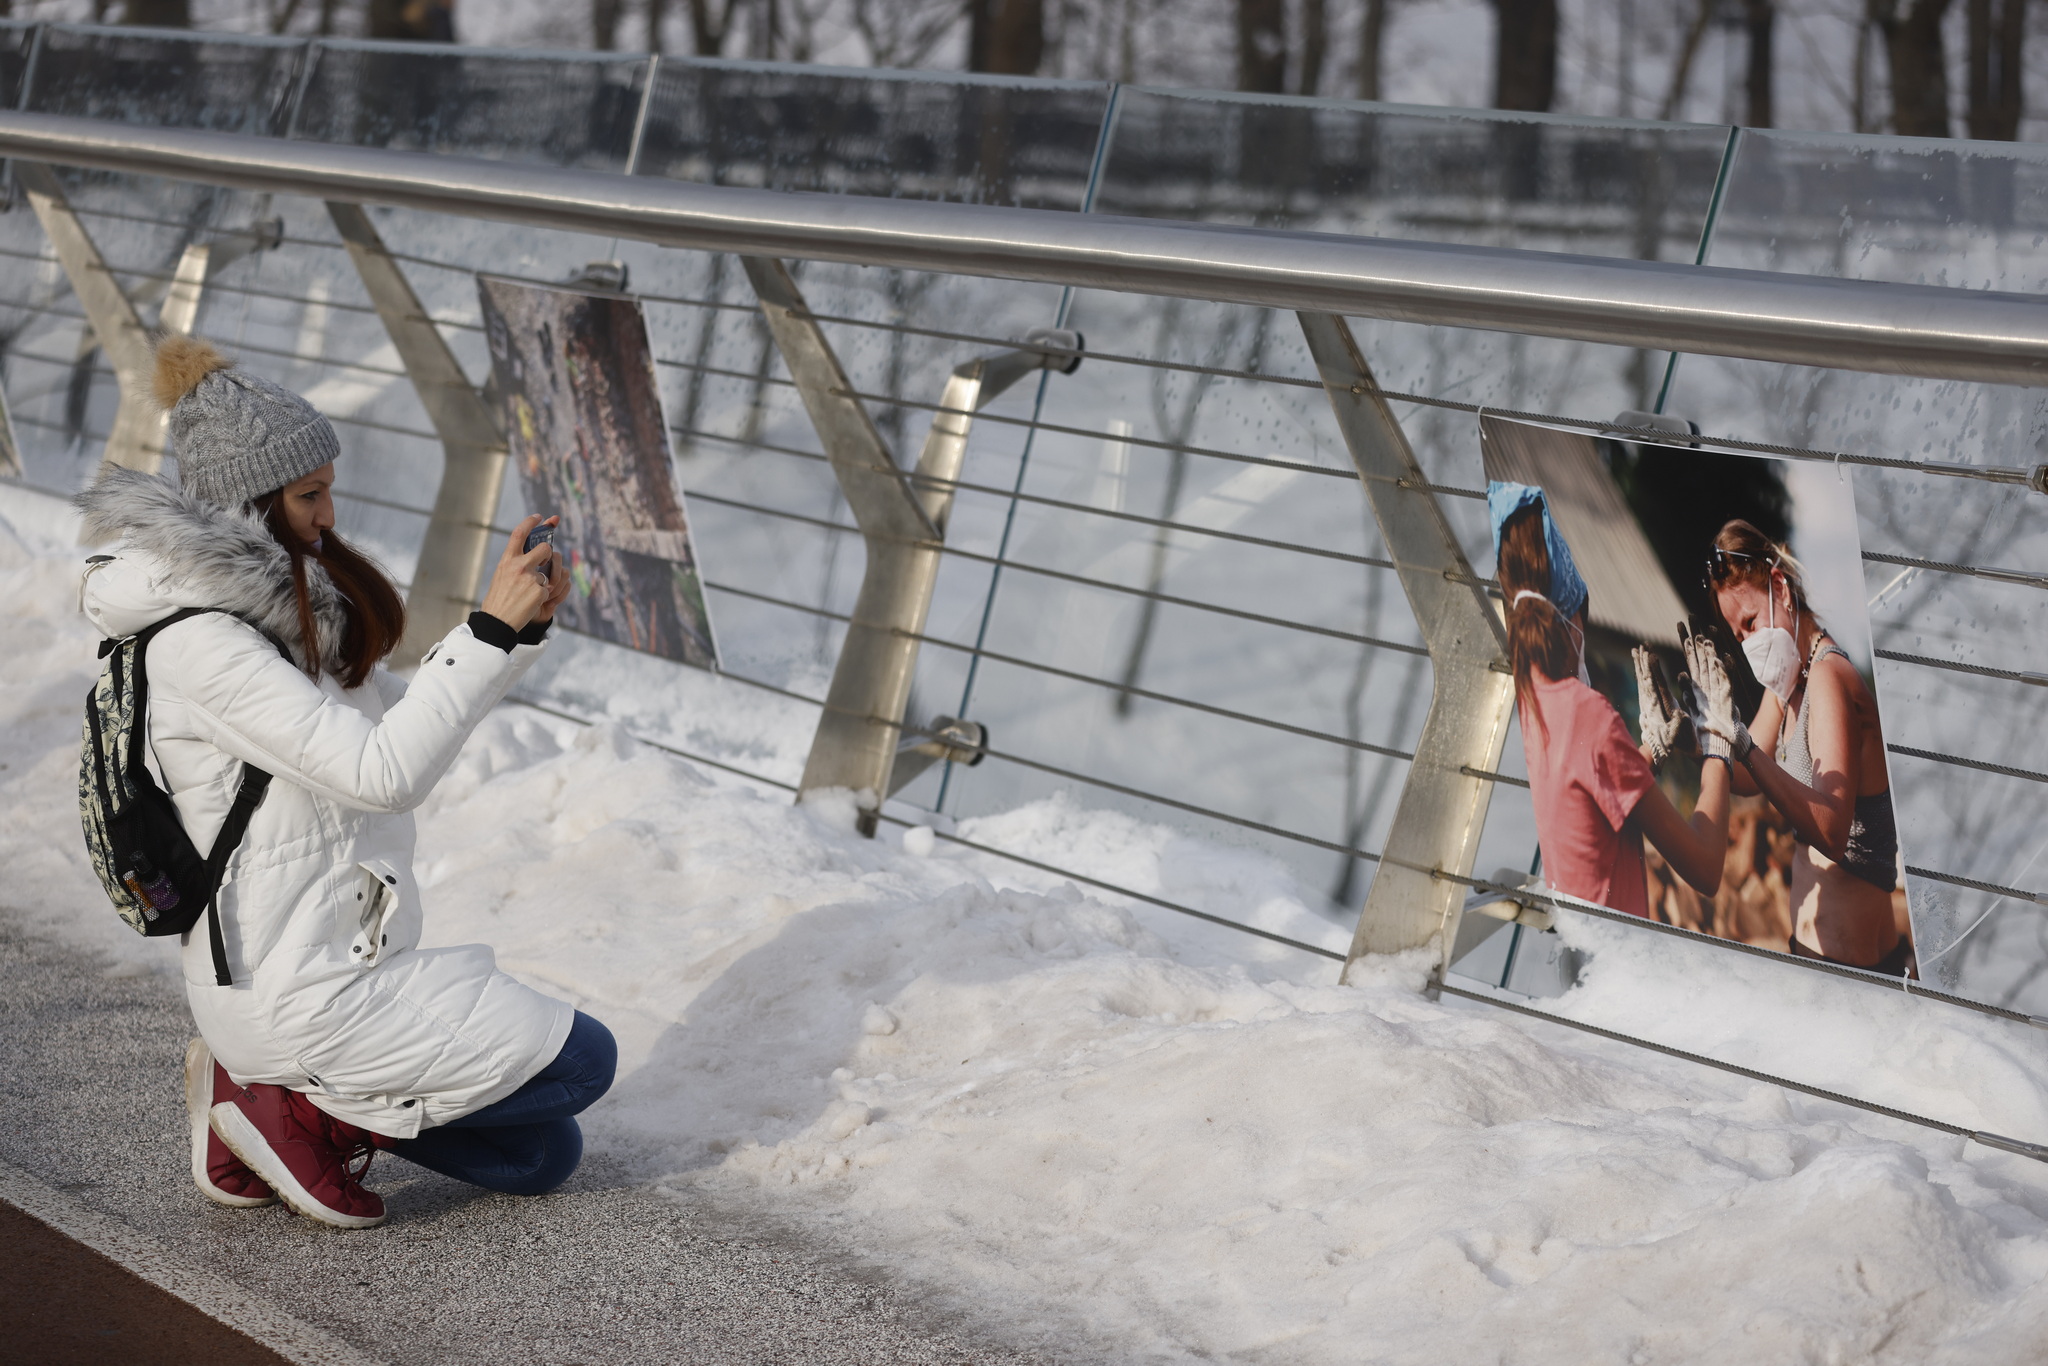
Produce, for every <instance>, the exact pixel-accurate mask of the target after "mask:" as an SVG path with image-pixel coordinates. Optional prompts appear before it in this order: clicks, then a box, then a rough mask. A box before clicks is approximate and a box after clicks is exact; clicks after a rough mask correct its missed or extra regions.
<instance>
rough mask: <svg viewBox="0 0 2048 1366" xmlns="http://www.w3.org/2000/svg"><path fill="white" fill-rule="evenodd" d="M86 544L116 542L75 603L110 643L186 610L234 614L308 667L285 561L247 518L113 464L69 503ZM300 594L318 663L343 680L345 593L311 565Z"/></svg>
mask: <svg viewBox="0 0 2048 1366" xmlns="http://www.w3.org/2000/svg"><path fill="white" fill-rule="evenodd" d="M74 501H75V503H76V504H77V507H78V510H79V511H80V512H81V513H83V514H84V530H85V534H86V536H87V538H88V539H91V540H111V539H113V538H114V537H117V536H118V537H120V538H121V543H120V545H119V546H117V547H116V548H115V551H114V555H113V558H111V559H107V560H98V561H95V562H94V563H93V564H91V565H89V566H88V567H87V569H86V576H85V584H84V589H83V592H82V595H81V599H80V601H81V605H82V606H83V607H84V608H85V612H86V615H87V616H88V617H90V618H92V620H93V622H94V624H96V625H98V626H99V628H100V629H101V630H102V631H105V632H106V633H107V634H109V635H116V636H119V635H130V634H133V633H134V632H136V631H139V630H141V629H142V628H143V627H145V626H147V625H149V624H150V623H151V622H154V621H160V620H162V619H163V618H164V617H167V616H169V615H170V614H171V613H172V612H175V611H178V610H180V609H181V608H186V607H214V608H221V609H224V610H226V611H229V612H232V613H234V614H235V615H236V616H239V617H242V618H243V619H245V620H247V621H250V622H253V623H254V624H256V625H257V626H260V627H262V628H263V629H264V630H266V631H268V632H270V633H271V634H272V635H275V636H276V637H277V638H278V639H280V640H282V641H284V643H285V644H286V645H288V646H290V647H291V650H292V653H293V655H294V656H295V657H296V658H297V659H298V660H299V661H300V662H301V663H304V662H305V660H306V656H307V651H306V647H305V642H304V640H303V639H302V636H301V632H300V630H299V609H298V598H297V594H296V593H295V592H294V590H293V587H292V566H291V555H290V553H289V552H287V551H286V550H285V548H284V547H283V546H281V545H279V544H278V543H277V540H276V538H274V537H273V536H272V535H271V534H270V531H269V529H268V528H267V527H265V526H264V525H263V521H262V519H261V518H259V517H258V516H256V515H255V514H254V513H253V512H248V511H237V512H230V511H228V510H226V509H224V508H220V507H217V506H215V505H214V504H212V503H209V502H206V501H204V500H203V499H200V498H196V497H194V496H193V495H192V494H190V493H187V492H186V491H185V490H184V489H182V488H180V487H179V486H178V484H177V483H176V482H175V481H174V480H171V479H168V478H165V477H163V476H161V475H154V474H142V473H139V472H138V471H135V470H130V469H124V468H122V467H120V466H118V465H109V466H107V467H106V468H105V469H103V470H102V471H101V473H100V477H99V478H98V480H96V481H95V482H94V483H93V484H92V486H91V487H90V488H87V489H86V490H85V491H84V492H83V493H80V494H79V495H78V496H77V498H76V499H75V500H74ZM306 592H307V597H308V599H309V600H310V601H311V603H312V607H313V621H314V624H315V627H316V629H317V630H318V632H319V636H320V641H319V644H320V659H321V662H322V664H323V667H324V668H325V669H326V670H327V671H328V672H334V673H338V672H340V665H341V640H342V634H343V632H344V631H345V630H346V629H347V625H348V618H347V611H346V608H345V607H344V606H343V603H342V600H341V594H340V592H339V590H337V589H336V588H335V586H334V583H333V580H331V579H329V578H328V577H327V571H326V570H325V569H323V568H321V566H320V562H319V561H318V560H316V559H312V558H310V557H309V558H308V559H307V560H306Z"/></svg>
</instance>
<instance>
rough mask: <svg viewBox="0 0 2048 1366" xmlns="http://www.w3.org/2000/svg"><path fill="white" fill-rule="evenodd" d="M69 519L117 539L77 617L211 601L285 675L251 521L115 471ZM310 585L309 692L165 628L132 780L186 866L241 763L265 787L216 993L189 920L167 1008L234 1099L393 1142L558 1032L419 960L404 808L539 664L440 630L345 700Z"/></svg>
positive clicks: (471, 981)
mask: <svg viewBox="0 0 2048 1366" xmlns="http://www.w3.org/2000/svg"><path fill="white" fill-rule="evenodd" d="M79 505H80V507H81V508H82V509H83V511H84V512H85V517H86V529H87V531H88V534H91V535H95V536H98V537H112V536H114V535H117V534H118V535H119V536H120V537H121V538H122V539H121V542H120V544H119V546H118V547H117V548H116V550H115V553H114V554H113V556H112V558H109V559H98V560H96V562H94V563H91V564H89V565H88V566H87V568H86V573H85V582H84V586H83V593H82V597H81V601H82V603H83V606H84V608H85V614H86V616H87V617H88V618H90V619H91V621H92V623H93V624H94V625H95V626H97V627H98V628H99V629H100V631H101V632H103V633H104V634H105V635H107V636H113V637H118V636H125V635H131V634H133V633H134V632H136V631H138V630H140V629H142V628H143V627H145V626H148V625H150V624H151V623H152V622H156V621H161V620H162V619H163V618H164V617H167V616H169V615H170V614H171V613H173V612H175V611H177V610H179V609H181V608H185V607H218V608H226V609H228V610H229V611H231V612H234V613H236V614H238V615H239V616H241V617H243V618H246V619H247V621H253V622H256V623H258V624H260V625H261V626H263V627H264V628H265V629H267V630H269V631H270V632H272V633H273V634H275V635H276V636H278V637H280V638H281V639H282V640H284V642H285V643H286V644H288V645H290V646H291V647H292V648H293V649H294V651H296V652H298V653H299V654H300V655H301V657H304V652H305V645H304V642H303V641H302V639H301V634H302V633H301V631H300V629H299V621H298V611H297V603H296V597H295V594H294V591H293V588H292V580H291V567H290V560H289V557H288V556H287V555H286V553H285V551H284V549H283V547H281V546H279V545H278V544H277V542H276V541H275V540H274V539H272V537H271V536H270V534H269V532H268V531H266V530H265V529H264V527H263V525H262V523H261V522H259V521H257V520H256V519H255V518H254V517H252V516H250V515H247V514H243V513H230V512H224V511H222V510H220V509H219V508H216V507H213V506H211V505H209V504H207V503H203V502H200V501H198V500H196V499H194V498H191V497H189V496H187V495H186V494H184V493H183V492H182V491H180V490H179V488H178V487H177V485H176V484H174V483H172V482H171V481H169V480H167V479H163V478H158V477H155V476H148V475H139V474H135V473H132V472H129V471H126V470H117V469H110V470H108V471H107V473H106V475H105V476H104V477H103V478H102V479H101V480H100V482H99V483H97V484H96V485H94V487H93V488H92V489H90V490H88V491H87V492H86V493H84V494H82V495H80V498H79ZM307 570H308V575H309V584H308V587H309V590H310V591H309V596H310V597H311V599H312V601H313V605H314V609H315V620H316V623H317V627H318V633H319V635H320V637H321V641H320V646H321V650H320V653H321V656H322V658H323V659H325V660H327V661H329V668H328V669H325V670H323V672H322V674H321V677H320V679H319V681H318V682H317V683H316V682H315V681H313V680H312V679H310V678H308V677H307V676H306V674H305V673H304V672H303V671H302V670H300V669H299V668H297V667H295V666H294V665H293V664H292V663H290V662H288V661H286V660H285V659H284V658H283V657H282V656H281V655H279V654H278V652H277V649H276V647H274V646H273V645H271V644H270V642H269V641H267V640H265V639H264V637H263V635H262V634H261V633H260V632H258V631H256V630H254V629H252V628H251V627H250V626H249V625H247V624H245V622H244V621H238V620H236V619H235V618H234V617H231V616H223V615H220V614H218V613H210V614H208V615H206V616H200V617H193V618H190V619H188V620H186V621H182V622H179V623H178V624H177V625H175V626H169V627H166V628H165V629H164V631H163V632H162V634H160V635H158V636H157V637H155V638H154V640H152V642H151V643H150V646H149V652H148V659H147V667H148V672H149V689H150V699H149V749H150V756H151V760H150V761H151V765H152V767H153V768H154V769H155V771H156V772H157V775H158V777H159V778H160V779H161V780H162V782H163V784H164V787H165V788H166V790H168V791H169V792H170V793H171V794H172V798H173V800H174V801H175V802H176V803H177V806H178V813H179V815H180V817H181V818H182V819H183V821H184V825H185V830H186V833H188V834H189V835H190V836H191V837H192V842H193V843H194V844H195V845H196V846H198V848H199V850H200V851H201V852H202V853H203V852H205V851H206V850H207V849H209V848H211V847H212V845H213V839H214V836H215V834H216V833H217V832H218V831H219V829H220V826H221V823H222V822H223V821H224V820H225V819H226V817H227V812H228V807H229V805H230V804H231V803H232V802H233V800H234V794H235V788H236V784H237V783H238V782H239V781H240V778H241V771H242V764H243V763H244V762H245V761H246V762H249V763H253V764H255V765H256V766H257V767H259V768H262V769H265V770H267V771H269V772H270V773H271V774H272V775H274V776H273V779H272V781H271V784H270V790H269V792H268V793H267V794H266V795H265V797H264V799H263V804H262V805H261V806H259V807H258V808H257V809H256V812H255V815H254V817H253V818H252V819H251V820H250V822H249V830H248V834H247V835H246V836H245V837H244V839H243V841H242V844H241V848H240V849H239V851H238V852H237V853H236V855H235V857H234V859H233V861H232V862H231V863H230V864H229V865H228V871H227V876H226V879H225V881H224V883H223V885H222V887H221V891H220V898H219V901H218V910H219V914H220V916H221V928H222V931H223V934H224V936H225V940H226V945H227V956H228V964H229V966H230V968H231V969H232V971H233V975H234V985H233V986H232V987H221V986H218V985H216V984H215V979H214V969H213V958H212V954H211V951H210V949H209V946H208V940H207V930H206V926H205V923H204V921H202V922H201V923H200V924H199V925H198V926H196V927H194V929H193V931H192V932H191V933H190V934H188V935H187V936H186V937H185V941H186V942H185V945H184V955H183V957H184V970H185V983H186V996H187V998H188V999H189V1000H190V1002H191V1005H192V1015H193V1018H194V1019H195V1020H196V1021H197V1022H198V1025H199V1032H200V1033H201V1034H202V1035H203V1036H204V1037H205V1039H206V1041H207V1044H208V1045H209V1046H210V1047H211V1048H212V1049H213V1052H214V1056H215V1057H217V1058H219V1059H220V1061H221V1063H222V1065H223V1066H225V1067H226V1068H227V1070H228V1075H230V1076H231V1077H233V1078H235V1079H236V1080H237V1081H239V1082H243V1083H252V1082H268V1083H272V1084H274V1085H280V1086H288V1087H292V1088H293V1089H295V1090H299V1091H303V1092H305V1093H306V1094H307V1095H308V1097H309V1098H310V1099H312V1100H313V1101H314V1102H315V1103H316V1104H318V1105H319V1106H320V1107H321V1108H322V1109H324V1110H327V1111H328V1112H330V1113H331V1114H334V1115H336V1116H337V1117H339V1118H342V1119H345V1120H347V1121H349V1122H351V1123H354V1124H359V1125H361V1126H363V1127H365V1128H368V1129H373V1130H376V1131H377V1132H379V1133H383V1134H388V1135H390V1136H392V1137H396V1138H410V1137H412V1136H413V1135H414V1134H416V1133H418V1132H419V1130H420V1129H421V1128H423V1127H430V1126H433V1125H437V1124H445V1123H447V1122H448V1121H449V1120H451V1119H457V1118H459V1117H461V1116H463V1115H466V1114H468V1113H470V1112H471V1111H474V1110H478V1109H481V1108H482V1107H484V1106H486V1105H489V1104H490V1103H492V1102H493V1101H496V1100H499V1099H502V1098H503V1097H505V1096H508V1095H510V1094H511V1093H512V1092H513V1091H515V1090H517V1089H518V1088H519V1087H520V1086H521V1085H522V1084H524V1083H525V1082H526V1081H527V1079H528V1078H530V1077H532V1076H533V1075H534V1074H535V1073H536V1072H538V1071H539V1070H540V1069H541V1068H542V1067H543V1066H545V1065H546V1064H547V1063H548V1062H549V1061H551V1060H552V1059H553V1058H554V1056H555V1054H556V1053H558V1052H559V1051H560V1050H561V1047H562V1042H563V1040H565V1039H566V1038H567V1037H568V1034H569V1026H570V1023H571V1021H572V1020H573V1019H574V1015H575V1012H574V1010H573V1009H572V1008H571V1007H570V1006H568V1005H567V1004H565V1003H563V1002H560V1001H556V1000H553V999H550V998H549V997H547V996H543V995H542V994H541V993H539V992H537V991H535V990H533V989H532V988H530V987H527V986H524V985H522V984H521V983H519V982H517V981H514V980H513V979H512V978H511V977H508V976H506V975H505V974H504V973H502V972H500V971H498V969H497V965H496V960H495V958H494V957H493V956H492V953H491V950H490V949H489V948H487V947H485V946H483V945H481V944H468V945H463V946H461V947H457V948H443V949H421V948H419V947H418V945H419V938H420V924H421V907H420V891H419V886H418V884H417V883H416V882H415V881H414V878H413V870H412V858H413V818H412V815H411V812H412V810H413V808H414V807H416V806H418V805H419V804H420V802H421V801H423V800H424V799H425V798H426V796H427V794H428V793H429V792H430V791H432V790H433V786H434V784H435V782H436V781H438V780H439V779H440V777H441V775H442V774H443V773H444V772H445V771H447V768H448V766H449V764H450V763H451V762H453V760H454V758H455V755H456V752H457V751H458V750H459V749H460V748H461V747H462V743H463V741H464V740H465V739H466V738H467V737H468V735H469V733H470V731H471V730H472V729H473V728H474V727H475V726H476V725H477V723H478V722H480V721H482V720H483V718H484V715H485V713H487V712H488V711H490V709H491V707H492V706H493V705H494V704H496V703H497V701H498V700H499V699H500V698H501V697H503V696H504V694H505V692H506V690H507V689H509V688H510V687H511V686H512V685H513V683H515V682H516V681H517V680H518V678H519V676H520V675H521V674H523V673H524V672H526V669H527V668H528V666H530V665H531V664H532V663H533V661H534V659H535V657H536V656H538V655H539V654H540V652H541V650H542V649H544V648H545V647H544V646H538V645H520V646H517V647H515V648H514V649H513V650H512V652H511V653H510V654H507V653H506V652H505V651H504V650H501V649H499V648H498V647H497V646H495V645H490V644H486V643H485V642H483V641H481V640H478V639H477V638H476V637H475V636H473V635H472V634H470V630H469V628H468V627H467V626H458V627H456V628H455V630H453V631H451V632H450V633H449V634H448V636H447V638H446V639H444V640H443V641H441V643H440V644H438V645H436V646H435V647H434V648H433V650H432V651H431V652H430V653H429V654H428V655H427V657H426V660H425V661H424V662H423V663H422V664H421V666H420V669H419V672H418V674H417V676H416V677H415V678H414V679H413V680H412V683H411V685H410V687H408V686H407V685H406V684H405V683H404V682H402V681H401V680H399V679H398V678H396V677H394V676H393V675H391V674H390V673H389V672H387V671H385V670H383V669H381V668H380V669H378V670H377V671H376V673H375V674H374V676H373V677H372V678H371V680H370V681H369V682H367V683H365V684H364V685H363V686H362V687H360V688H356V689H354V690H345V689H344V688H343V687H342V686H341V684H340V683H339V682H338V681H337V680H336V679H335V677H334V675H333V672H332V661H333V660H334V659H335V657H336V650H337V647H338V643H339V641H340V638H341V629H342V626H343V620H344V619H343V616H342V611H341V607H340V600H339V597H338V594H337V593H336V590H335V589H334V586H333V584H332V583H331V582H329V581H328V579H327V577H326V575H325V574H324V573H323V572H322V571H320V569H319V567H318V565H317V562H311V561H309V562H308V564H307ZM365 907H371V908H374V910H373V912H372V914H371V915H370V917H369V922H368V923H365V919H364V908H365Z"/></svg>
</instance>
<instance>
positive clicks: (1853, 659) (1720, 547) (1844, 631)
mask: <svg viewBox="0 0 2048 1366" xmlns="http://www.w3.org/2000/svg"><path fill="white" fill-rule="evenodd" d="M1480 443H1481V454H1482V457H1483V460H1484V464H1485V469H1486V478H1487V503H1488V512H1489V517H1490V520H1491V523H1492V527H1493V543H1494V550H1495V559H1496V572H1497V574H1498V576H1499V581H1500V587H1501V592H1502V597H1503V603H1502V605H1503V609H1504V611H1505V612H1506V619H1507V630H1508V637H1509V644H1510V653H1511V655H1512V656H1513V660H1514V664H1515V672H1516V705H1517V716H1518V720H1519V722H1520V729H1521V734H1522V744H1523V749H1524V754H1525V757H1526V758H1527V760H1528V772H1529V782H1530V798H1531V801H1532V803H1533V805H1534V809H1535V817H1536V828H1537V835H1538V843H1539V846H1540V854H1539V860H1540V861H1539V868H1540V870H1541V873H1542V876H1543V880H1544V882H1545V884H1546V885H1548V886H1549V887H1550V888H1551V889H1552V890H1553V891H1556V892H1560V893H1563V894H1565V895H1567V896H1570V897H1574V898H1577V899H1580V900H1584V901H1590V902H1594V903H1596V904H1599V905H1602V906H1606V907H1609V908H1610V909H1613V910H1617V911H1622V912H1626V913H1629V914H1633V915H1640V916H1643V917H1645V918H1650V919H1655V920H1659V921H1662V922H1664V923H1666V924H1671V925H1678V926H1682V927H1684V928H1686V929H1689V930H1696V931H1698V932H1700V933H1702V934H1707V935H1713V936H1716V937H1719V938H1723V939H1732V940H1739V941H1741V942H1743V943H1745V944H1750V945H1754V946H1756V947H1758V948H1764V949H1772V950H1775V951H1777V952H1781V953H1790V954H1795V955H1799V956H1803V957H1819V958H1826V959H1828V960H1830V961H1833V962H1838V963H1844V964H1849V965H1853V966H1856V967H1862V968H1868V969H1871V970H1874V971H1879V972H1883V973H1885V974H1887V975H1891V976H1902V975H1909V974H1912V973H1914V964H1913V932H1912V926H1911V923H1910V916H1909V913H1908V909H1907V901H1906V894H1905V890H1904V887H1905V883H1904V873H1903V861H1902V859H1901V857H1900V850H1899V841H1898V836H1897V824H1896V821H1895V820H1894V818H1893V812H1892V802H1891V792H1890V784H1889V780H1888V769H1887V765H1886V763H1885V750H1884V739H1883V727H1882V724H1881V721H1880V717H1879V714H1878V704H1877V693H1876V688H1875V686H1874V684H1873V681H1872V674H1871V658H1870V623H1869V615H1868V611H1867V607H1866V604H1865V598H1864V594H1865V588H1864V579H1863V565H1862V548H1861V544H1860V540H1859V537H1858V532H1857V522H1856V506H1855V497H1854V491H1853V489H1852V487H1851V485H1850V483H1849V482H1848V478H1847V476H1846V475H1845V474H1842V473H1838V472H1837V471H1836V470H1834V469H1833V468H1831V467H1827V466H1817V465H1809V464H1801V463H1798V462H1793V461H1784V460H1774V459H1768V458H1763V457H1756V456H1747V455H1736V454H1726V453H1721V452H1714V451H1703V450H1699V449H1696V448H1693V447H1691V446H1685V445H1658V444H1642V443H1636V442H1624V441H1617V440H1608V439H1603V438H1597V437H1593V436H1590V435H1587V434H1586V433H1583V432H1576V431H1565V430H1559V429H1555V428H1550V427H1542V426H1535V425H1531V424H1527V423H1520V422H1512V421H1507V420H1503V419H1499V418H1492V417H1484V418H1482V419H1481V421H1480ZM1751 745H1753V746H1754V751H1753V753H1748V752H1747V751H1748V747H1749V746H1751ZM1717 756H1726V758H1727V760H1728V762H1725V763H1724V762H1723V761H1722V759H1721V758H1720V757H1717ZM1745 756H1746V757H1745Z"/></svg>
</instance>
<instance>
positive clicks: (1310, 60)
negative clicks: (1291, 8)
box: [1294, 0, 1330, 95]
mask: <svg viewBox="0 0 2048 1366" xmlns="http://www.w3.org/2000/svg"><path fill="white" fill-rule="evenodd" d="M1329 49H1330V13H1329V6H1328V4H1327V0H1301V71H1300V72H1299V73H1298V74H1297V75H1296V77H1295V81H1294V93H1295V94H1297V95H1320V94H1322V93H1323V91H1322V87H1323V63H1324V61H1325V60H1326V59H1327V58H1328V56H1329Z"/></svg>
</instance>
